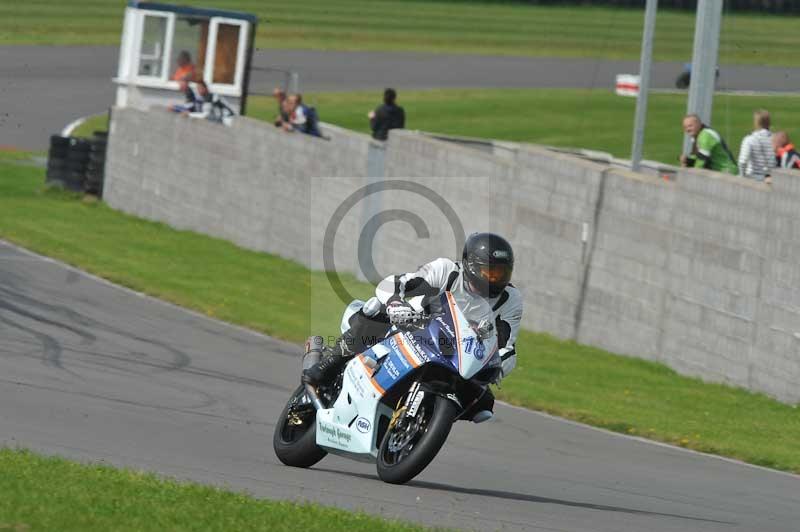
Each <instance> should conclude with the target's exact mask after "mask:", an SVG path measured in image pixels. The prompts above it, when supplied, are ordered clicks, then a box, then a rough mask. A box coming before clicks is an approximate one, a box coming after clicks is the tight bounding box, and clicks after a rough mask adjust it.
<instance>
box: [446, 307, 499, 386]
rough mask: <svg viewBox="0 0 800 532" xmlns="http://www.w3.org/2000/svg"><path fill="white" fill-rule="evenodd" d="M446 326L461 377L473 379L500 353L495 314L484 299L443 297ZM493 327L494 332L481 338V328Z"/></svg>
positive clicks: (455, 363) (485, 332)
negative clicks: (479, 332) (479, 330)
mask: <svg viewBox="0 0 800 532" xmlns="http://www.w3.org/2000/svg"><path fill="white" fill-rule="evenodd" d="M441 298H442V301H441V302H442V308H443V309H444V314H443V316H442V317H443V320H442V321H443V325H446V326H447V327H444V328H445V329H450V331H451V332H452V334H453V336H454V338H453V347H454V351H455V353H454V355H453V357H452V359H451V361H452V362H453V364H454V365H457V368H458V372H459V374H460V375H461V376H462V377H464V378H465V379H471V378H472V377H474V376H475V374H477V373H478V372H479V371H480V370H482V369H483V368H484V367H486V365H487V364H488V363H489V361H490V360H491V359H492V357H494V356H495V354H497V331H496V330H495V328H494V313H493V312H492V307H490V306H489V303H488V302H487V301H486V300H485V299H483V298H481V297H473V296H470V295H468V294H454V293H453V292H445V293H444V294H442V295H441ZM487 324H490V325H491V330H489V331H485V330H484V332H483V334H482V337H483V338H482V339H481V336H479V335H478V332H477V331H478V329H479V328H480V327H481V326H482V325H483V326H486V325H487Z"/></svg>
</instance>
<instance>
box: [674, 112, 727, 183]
mask: <svg viewBox="0 0 800 532" xmlns="http://www.w3.org/2000/svg"><path fill="white" fill-rule="evenodd" d="M683 131H684V133H686V134H687V135H689V136H690V137H691V138H692V150H691V152H690V153H689V155H681V158H680V160H681V166H685V167H689V168H705V169H707V170H716V171H717V172H728V173H729V174H733V175H739V167H738V166H736V159H734V158H733V154H732V153H731V150H729V149H728V145H727V144H725V140H723V138H722V135H720V134H719V133H717V132H716V131H714V130H713V129H711V128H710V127H708V126H707V125H705V124H704V123H703V121H702V120H700V117H699V116H697V115H696V114H689V115H686V116H685V117H684V119H683Z"/></svg>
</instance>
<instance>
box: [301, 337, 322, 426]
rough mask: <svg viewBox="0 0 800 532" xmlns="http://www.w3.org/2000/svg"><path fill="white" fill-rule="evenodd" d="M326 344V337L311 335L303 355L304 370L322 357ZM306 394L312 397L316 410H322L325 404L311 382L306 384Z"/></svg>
mask: <svg viewBox="0 0 800 532" xmlns="http://www.w3.org/2000/svg"><path fill="white" fill-rule="evenodd" d="M324 344H325V339H324V338H323V337H322V336H309V337H308V340H306V352H305V354H304V355H303V370H307V369H308V368H310V367H311V366H313V365H314V364H316V363H317V362H319V361H320V359H321V358H322V347H323V345H324ZM305 388H306V394H307V395H308V398H309V399H311V403H312V404H313V405H314V408H315V409H316V410H322V409H324V408H325V405H323V404H322V401H321V400H320V398H319V395H317V390H315V389H314V387H313V386H311V385H310V384H306V386H305Z"/></svg>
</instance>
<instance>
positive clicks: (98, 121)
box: [72, 113, 108, 137]
mask: <svg viewBox="0 0 800 532" xmlns="http://www.w3.org/2000/svg"><path fill="white" fill-rule="evenodd" d="M95 131H108V113H100V114H96V115H92V116H90V117H89V118H87V119H86V122H84V123H83V124H81V125H80V126H78V127H76V128H75V131H73V132H72V136H73V137H91V136H92V135H93V134H94V132H95Z"/></svg>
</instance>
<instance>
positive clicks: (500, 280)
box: [477, 264, 512, 286]
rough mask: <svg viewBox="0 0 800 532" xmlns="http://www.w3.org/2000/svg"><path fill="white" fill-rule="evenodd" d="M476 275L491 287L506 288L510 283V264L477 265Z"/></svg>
mask: <svg viewBox="0 0 800 532" xmlns="http://www.w3.org/2000/svg"><path fill="white" fill-rule="evenodd" d="M477 267H478V268H477V269H478V275H479V276H480V278H481V279H483V280H484V281H486V282H488V283H489V284H490V285H492V286H506V285H507V284H508V283H509V281H511V270H512V267H511V265H510V264H478V265H477Z"/></svg>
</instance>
